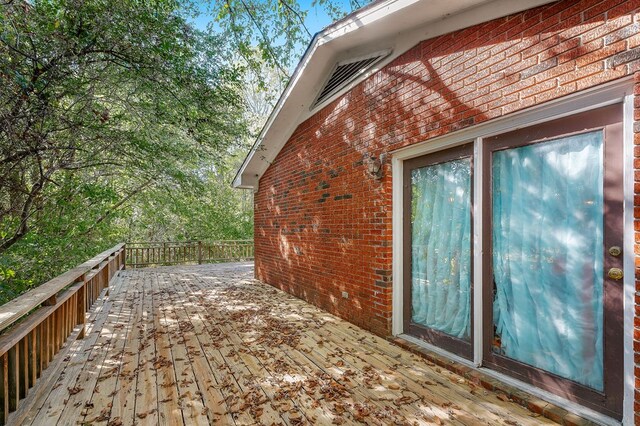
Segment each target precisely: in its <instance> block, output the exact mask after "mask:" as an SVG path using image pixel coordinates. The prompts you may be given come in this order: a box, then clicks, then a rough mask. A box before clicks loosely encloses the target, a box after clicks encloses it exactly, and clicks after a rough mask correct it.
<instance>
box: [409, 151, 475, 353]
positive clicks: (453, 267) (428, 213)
mask: <svg viewBox="0 0 640 426" xmlns="http://www.w3.org/2000/svg"><path fill="white" fill-rule="evenodd" d="M472 150H473V146H472V145H465V146H462V147H458V148H455V149H452V150H448V151H441V152H438V153H436V154H433V155H428V156H425V157H420V158H418V159H415V160H410V161H408V162H407V164H406V168H405V208H406V211H410V215H407V216H405V225H404V226H405V236H406V238H405V250H406V253H410V256H408V257H406V259H405V271H406V272H405V280H404V281H405V291H404V294H405V310H404V323H405V331H407V332H408V333H410V334H412V335H414V336H416V337H420V338H422V339H424V340H426V341H428V342H430V343H432V344H435V345H438V346H440V347H443V348H446V349H447V350H450V351H452V352H454V353H456V354H458V355H461V356H465V357H471V355H472V354H471V337H472V336H471V323H472V315H471V293H472V285H471V277H472V254H471V244H472V241H471V235H472V232H471V223H472V221H471V200H472V193H471V188H472V186H471V185H472V165H473V163H472V156H471V154H472Z"/></svg>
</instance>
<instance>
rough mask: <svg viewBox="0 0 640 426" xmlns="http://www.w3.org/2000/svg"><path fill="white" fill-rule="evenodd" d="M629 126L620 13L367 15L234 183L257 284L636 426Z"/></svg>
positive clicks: (302, 87)
mask: <svg viewBox="0 0 640 426" xmlns="http://www.w3.org/2000/svg"><path fill="white" fill-rule="evenodd" d="M639 119H640V0H605V1H602V0H562V1H556V2H549V1H544V0H530V1H525V0H512V1H509V0H458V1H439V0H407V1H403V0H381V1H378V2H375V3H373V4H371V5H369V6H367V7H365V8H363V9H360V10H358V11H356V12H354V13H353V14H351V15H349V16H347V17H346V18H344V19H343V20H341V21H339V22H336V23H334V24H333V25H331V26H329V27H327V28H326V29H325V30H323V31H322V32H320V33H318V34H317V35H316V36H315V37H314V39H313V40H312V42H311V44H310V46H309V48H308V49H307V52H306V53H305V55H304V57H303V58H302V60H301V62H300V64H299V65H298V67H297V68H296V70H295V72H294V75H293V77H292V78H291V82H290V83H289V85H288V87H287V88H286V90H285V92H284V93H283V95H282V97H281V98H280V100H279V101H278V103H277V105H276V107H275V109H274V111H273V113H272V114H271V116H270V118H269V119H268V121H267V125H266V126H265V128H264V129H263V131H262V133H261V135H260V137H259V139H258V140H257V142H256V144H255V145H254V147H253V149H252V150H251V152H250V153H249V155H248V156H247V158H246V160H245V161H244V163H243V165H242V167H241V169H240V170H239V171H238V174H237V176H236V179H235V181H234V186H236V187H239V188H251V189H253V190H254V191H255V246H256V255H255V256H256V258H255V267H256V276H257V278H258V279H260V280H262V281H264V282H266V283H269V284H271V285H273V286H276V287H278V288H281V289H283V290H285V291H287V292H289V293H292V294H294V295H296V296H298V297H300V298H302V299H304V300H306V301H308V302H311V303H313V304H315V305H317V306H319V307H321V308H323V309H325V310H327V311H329V312H331V313H334V314H336V315H338V316H340V317H343V318H345V319H347V320H349V321H351V322H352V323H354V324H357V325H358V326H361V327H363V328H365V329H368V330H371V331H373V332H375V333H377V334H379V335H381V336H386V337H389V336H398V337H400V338H401V339H404V340H405V341H407V342H411V343H413V344H417V345H420V346H421V347H424V348H426V349H427V350H430V351H433V352H435V353H439V354H441V355H442V356H445V357H448V358H450V359H452V360H454V361H456V362H457V363H459V364H462V365H465V366H469V367H472V368H477V369H479V370H481V371H483V372H486V373H487V374H489V375H491V376H494V377H496V378H498V379H499V380H504V381H505V382H508V383H511V384H515V386H518V387H520V388H522V389H524V390H525V391H527V392H530V393H533V394H535V395H537V396H539V397H541V398H543V399H546V400H549V401H552V402H554V403H555V404H557V405H560V406H564V407H566V408H567V409H569V410H573V411H579V412H580V413H581V414H582V415H584V416H586V417H589V418H591V419H593V420H595V421H598V422H601V423H610V422H614V423H615V422H619V421H623V422H624V423H625V424H634V423H636V424H640V307H636V304H639V305H640V296H638V294H640V293H636V292H637V291H640V281H639V280H638V269H637V268H640V195H638V194H640V183H635V184H634V181H635V182H640V148H639V146H640V126H639V125H638V124H637V123H635V120H639ZM634 253H635V254H634Z"/></svg>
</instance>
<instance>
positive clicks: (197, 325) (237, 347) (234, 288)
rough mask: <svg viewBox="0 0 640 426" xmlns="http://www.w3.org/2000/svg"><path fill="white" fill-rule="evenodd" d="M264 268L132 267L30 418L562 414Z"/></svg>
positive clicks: (489, 418)
mask: <svg viewBox="0 0 640 426" xmlns="http://www.w3.org/2000/svg"><path fill="white" fill-rule="evenodd" d="M252 276H253V269H252V265H251V264H249V263H236V264H220V265H198V266H181V267H178V266H173V267H160V268H149V269H138V270H126V271H122V272H120V275H119V277H118V278H117V279H116V280H115V281H114V283H112V287H111V288H110V295H109V296H108V297H105V298H103V299H101V300H100V301H98V303H97V304H96V306H95V307H94V309H93V310H92V311H91V313H90V317H89V321H88V323H87V337H85V338H84V339H83V340H79V341H77V342H76V343H74V345H75V346H74V347H73V350H72V351H71V352H70V353H71V355H70V356H69V359H68V360H66V366H65V367H64V370H63V374H62V375H61V378H60V379H59V381H58V383H57V386H56V387H55V388H53V389H51V390H49V391H48V394H47V395H46V397H43V402H42V403H41V404H39V405H38V406H36V407H34V408H33V410H32V412H31V413H30V414H29V417H28V419H29V420H33V421H30V422H28V423H27V424H33V425H45V424H53V423H57V424H69V425H73V424H92V425H104V426H128V425H178V426H180V425H206V424H215V425H229V426H241V425H269V426H271V425H291V426H297V425H331V424H342V425H362V424H367V425H387V424H399V425H405V424H406V425H428V424H447V425H465V426H472V425H482V424H496V425H516V424H517V425H522V426H529V425H539V424H545V423H552V422H551V421H549V420H547V419H545V418H542V417H537V416H534V415H533V414H532V413H530V412H529V411H527V410H526V409H524V408H523V407H520V406H519V405H517V404H515V403H512V402H509V401H505V400H503V399H500V398H498V397H497V395H496V394H495V393H492V392H488V391H485V390H484V389H481V388H479V387H477V386H475V385H474V384H472V383H468V382H467V381H466V380H465V379H463V378H462V377H460V376H458V375H456V374H454V373H451V372H448V371H446V370H442V369H440V368H438V367H437V366H435V365H433V364H431V363H429V362H428V361H426V360H424V359H423V358H420V357H419V356H417V355H414V354H412V353H410V352H408V351H405V350H403V349H402V348H400V347H398V346H396V345H394V344H392V343H390V342H388V341H387V340H384V339H382V338H380V337H378V336H375V335H373V334H371V333H368V332H366V331H364V330H361V329H359V328H358V327H356V326H353V325H351V324H349V323H347V322H345V321H343V320H340V319H338V318H337V317H335V316H333V315H330V314H328V313H326V312H324V311H322V310H320V309H318V308H316V307H314V306H312V305H309V304H307V303H305V302H304V301H302V300H300V299H296V298H294V297H293V296H290V295H288V294H286V293H284V292H281V291H279V290H276V289H275V288H273V287H270V286H267V285H265V284H262V283H260V282H258V281H256V280H254V279H253V278H252Z"/></svg>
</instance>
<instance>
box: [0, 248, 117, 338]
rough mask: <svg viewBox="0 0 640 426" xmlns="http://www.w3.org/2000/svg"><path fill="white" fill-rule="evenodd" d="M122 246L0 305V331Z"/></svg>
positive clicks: (106, 251)
mask: <svg viewBox="0 0 640 426" xmlns="http://www.w3.org/2000/svg"><path fill="white" fill-rule="evenodd" d="M124 246H125V245H124V243H121V244H118V245H116V246H115V247H112V248H110V249H109V250H105V251H103V252H102V253H100V254H98V255H97V256H95V257H93V258H91V259H89V260H87V261H86V262H84V263H83V264H81V265H78V266H76V267H75V268H73V269H71V270H69V271H67V272H64V273H63V274H61V275H58V276H57V277H55V278H53V279H52V280H50V281H47V282H46V283H44V284H42V285H40V286H38V287H36V288H34V289H33V290H30V291H28V292H26V293H24V294H22V295H20V296H18V297H16V298H15V299H13V300H11V301H9V302H7V303H5V304H4V305H1V306H0V332H2V330H4V329H5V328H7V327H9V326H10V325H11V324H13V323H14V322H16V321H17V320H18V319H20V318H21V317H22V316H24V315H26V314H27V313H29V312H30V311H31V310H32V309H33V308H35V307H37V306H38V305H40V304H41V303H42V302H44V301H45V300H47V299H49V298H51V297H52V296H54V295H55V294H57V293H58V292H59V291H60V290H62V289H63V288H65V287H66V286H68V285H70V284H73V283H74V282H76V281H77V280H78V278H80V277H81V276H82V275H83V274H86V273H87V272H89V271H90V270H92V269H93V268H95V267H96V266H98V265H99V264H100V262H102V261H104V260H105V259H106V258H108V257H109V256H111V255H112V254H114V253H115V252H117V251H119V250H120V249H121V248H123V247H124Z"/></svg>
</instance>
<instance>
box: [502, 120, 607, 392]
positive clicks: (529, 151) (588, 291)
mask: <svg viewBox="0 0 640 426" xmlns="http://www.w3.org/2000/svg"><path fill="white" fill-rule="evenodd" d="M602 164H603V154H602V134H601V132H592V133H587V134H583V135H577V136H571V137H566V138H562V139H557V140H554V141H550V142H545V143H539V144H534V145H528V146H525V147H520V148H515V149H507V150H504V151H498V152H495V153H494V154H493V170H492V179H493V183H492V186H493V197H492V198H493V231H492V232H493V272H494V281H495V296H494V305H493V317H494V326H495V331H496V335H497V336H499V339H496V340H495V341H494V342H497V341H499V342H500V343H499V344H498V343H494V350H495V351H497V352H500V353H502V354H504V355H506V356H508V357H510V358H513V359H516V360H518V361H521V362H524V363H526V364H529V365H532V366H535V367H538V368H541V369H543V370H546V371H549V372H551V373H554V374H557V375H559V376H561V377H565V378H568V379H571V380H573V381H576V382H579V383H582V384H584V385H587V386H590V387H592V388H594V389H598V390H602V389H603V377H602V374H603V373H602V368H603V365H602V364H603V360H602V356H603V349H602V338H603V336H602V335H603V333H602V324H603V306H602V298H603V296H602V294H603V290H602V281H603V280H602V277H603V266H602V262H603V259H602V257H603V231H602V230H603V166H602Z"/></svg>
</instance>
